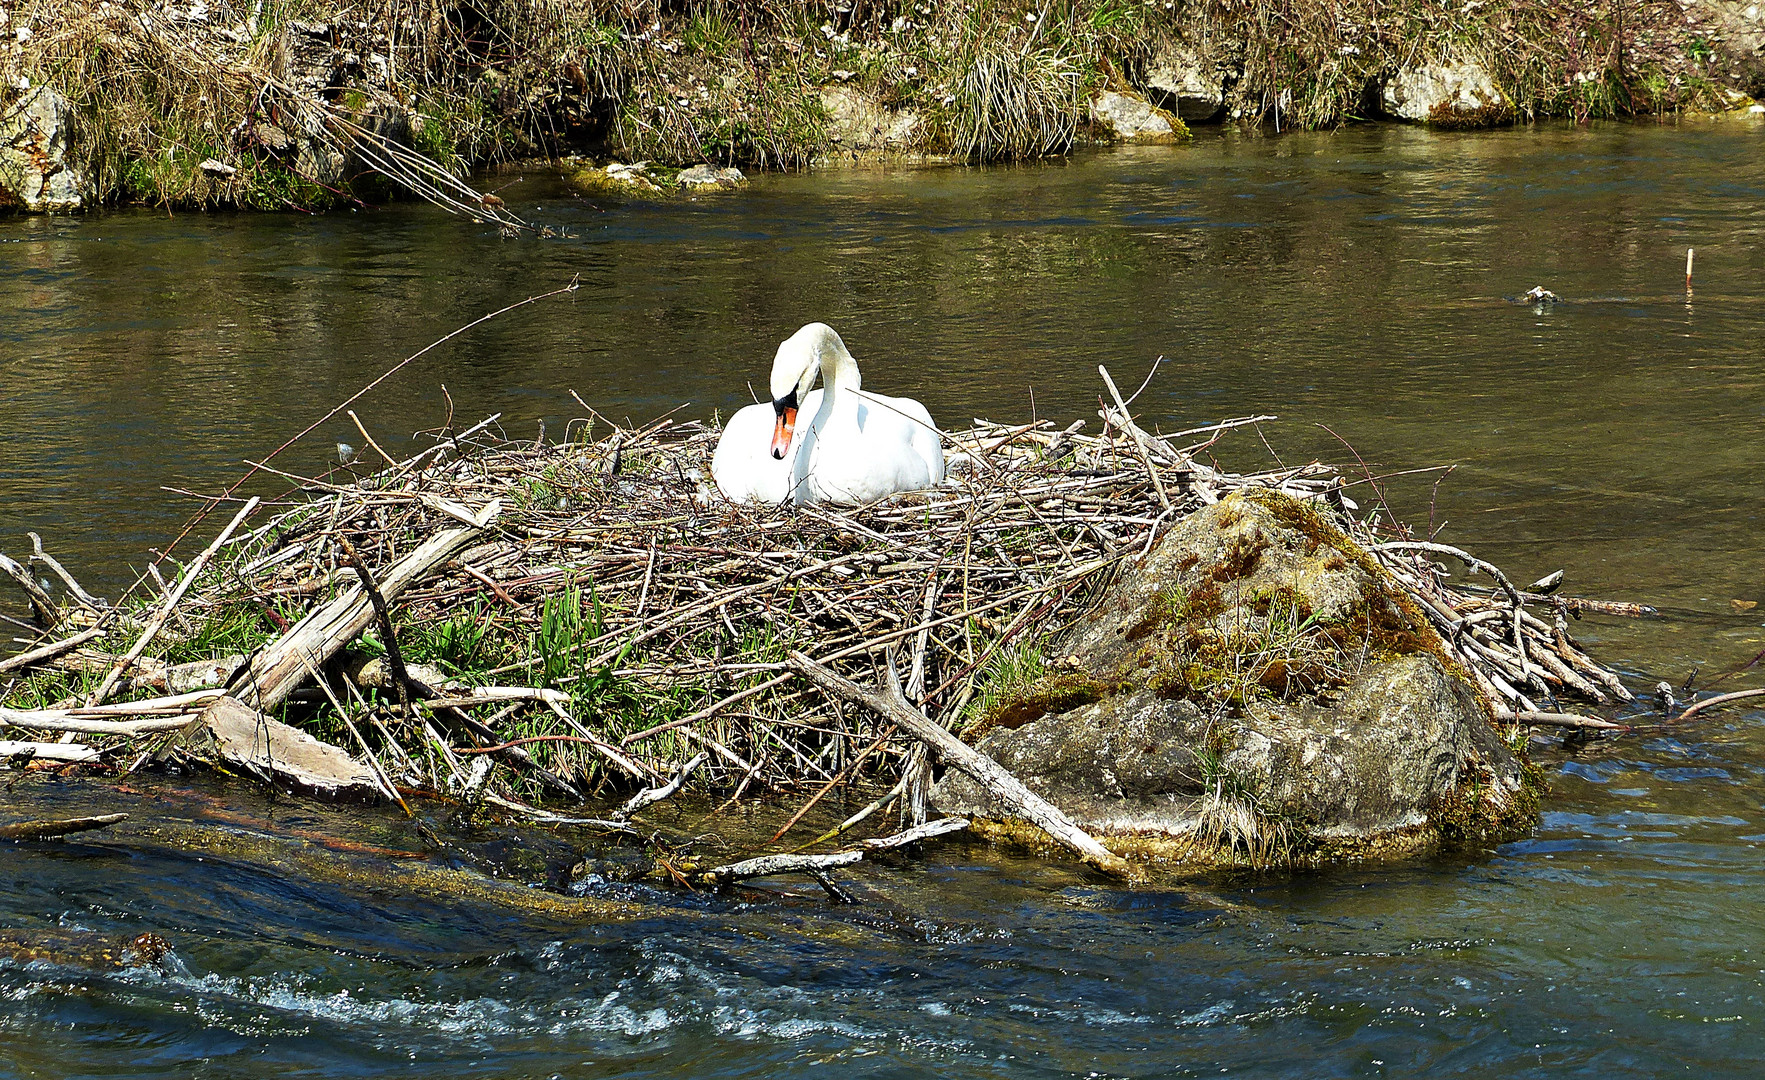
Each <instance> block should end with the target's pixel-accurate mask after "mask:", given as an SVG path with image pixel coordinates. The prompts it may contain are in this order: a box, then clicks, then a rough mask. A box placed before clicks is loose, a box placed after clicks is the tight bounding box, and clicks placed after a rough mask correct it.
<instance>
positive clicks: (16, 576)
mask: <svg viewBox="0 0 1765 1080" xmlns="http://www.w3.org/2000/svg"><path fill="white" fill-rule="evenodd" d="M0 570H4V571H5V572H6V573H7V575H8V576H9V577H11V578H12V580H14V581H16V582H18V587H19V588H21V589H23V590H24V591H25V595H26V596H27V597H29V598H30V601H31V610H32V611H35V612H36V613H37V621H39V622H41V623H42V624H43V625H44V626H50V627H52V626H54V625H55V598H54V597H52V596H50V595H49V594H48V593H46V592H44V591H43V586H41V585H39V584H37V579H36V578H35V577H33V576H32V575H31V572H30V571H29V570H26V569H25V568H24V567H23V566H21V565H19V564H18V563H16V562H13V561H12V560H11V559H9V558H7V557H6V556H5V555H3V554H0Z"/></svg>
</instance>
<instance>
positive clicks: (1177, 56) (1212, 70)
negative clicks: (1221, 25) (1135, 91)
mask: <svg viewBox="0 0 1765 1080" xmlns="http://www.w3.org/2000/svg"><path fill="white" fill-rule="evenodd" d="M1226 81H1227V73H1225V72H1223V71H1221V70H1219V69H1218V68H1217V67H1215V66H1213V65H1209V64H1206V63H1203V62H1202V61H1201V60H1200V59H1199V58H1198V57H1197V56H1196V55H1195V53H1193V52H1192V51H1190V50H1189V49H1187V48H1185V47H1182V46H1176V45H1173V46H1170V47H1167V48H1165V49H1161V50H1160V51H1159V52H1157V53H1156V54H1154V55H1153V58H1152V60H1151V62H1150V63H1149V64H1147V66H1146V78H1145V79H1144V80H1143V82H1142V86H1143V88H1144V89H1145V90H1146V91H1147V96H1148V97H1149V98H1151V99H1152V100H1154V101H1157V102H1158V103H1159V104H1161V105H1163V106H1164V107H1165V108H1167V109H1171V110H1172V111H1174V112H1175V113H1176V114H1177V116H1178V118H1179V119H1182V120H1186V121H1188V122H1190V123H1197V122H1203V123H1204V122H1206V121H1208V120H1212V119H1214V118H1215V117H1217V116H1219V115H1220V113H1221V112H1223V111H1224V110H1225V107H1226Z"/></svg>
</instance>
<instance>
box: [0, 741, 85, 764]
mask: <svg viewBox="0 0 1765 1080" xmlns="http://www.w3.org/2000/svg"><path fill="white" fill-rule="evenodd" d="M20 754H27V755H29V757H30V759H31V760H33V761H62V762H69V763H80V762H87V761H97V760H98V759H99V757H100V756H101V755H100V754H99V752H98V750H97V748H95V747H91V746H87V745H86V744H84V743H71V742H19V741H17V740H16V739H0V758H15V757H17V756H18V755H20Z"/></svg>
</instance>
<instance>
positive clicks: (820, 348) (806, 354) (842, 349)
mask: <svg viewBox="0 0 1765 1080" xmlns="http://www.w3.org/2000/svg"><path fill="white" fill-rule="evenodd" d="M851 356H852V354H851V353H849V352H847V351H846V343H845V342H843V341H841V340H840V335H839V334H837V333H835V332H834V328H833V327H831V326H829V325H827V324H826V323H818V322H817V323H810V324H809V325H808V326H805V327H803V328H802V329H801V330H798V331H797V332H796V333H794V334H792V335H791V336H790V337H788V338H786V339H785V340H784V341H782V342H780V343H779V346H778V355H777V356H775V357H773V360H772V408H773V411H774V412H776V413H777V414H778V423H777V424H776V425H775V426H774V427H773V429H772V456H773V457H775V458H777V459H779V460H780V461H782V460H784V455H785V454H786V453H787V452H788V451H789V450H790V448H791V436H792V435H793V434H794V433H795V431H796V426H797V406H798V404H800V403H801V402H802V400H803V398H804V397H806V396H807V395H808V393H809V390H810V388H811V387H813V386H814V385H815V377H816V376H817V375H819V374H820V373H821V366H822V364H823V363H824V362H831V361H833V360H836V359H840V358H844V359H846V360H850V359H851ZM854 389H856V387H854Z"/></svg>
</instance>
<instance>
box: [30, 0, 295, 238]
mask: <svg viewBox="0 0 1765 1080" xmlns="http://www.w3.org/2000/svg"><path fill="white" fill-rule="evenodd" d="M232 14H233V12H231V11H230V10H229V9H227V8H226V7H225V5H222V6H221V7H220V9H219V10H218V11H217V17H225V16H228V15H232ZM14 19H15V21H16V22H17V23H18V24H19V25H23V26H26V27H30V28H34V29H32V31H31V36H30V37H29V38H28V40H27V41H26V43H25V44H26V47H25V48H24V49H22V50H20V52H19V53H18V54H17V55H16V56H15V57H13V58H12V60H11V63H12V65H13V66H14V68H15V70H16V72H17V74H16V75H14V76H13V77H11V78H8V79H7V80H6V81H7V84H8V86H12V87H16V86H17V85H18V83H19V79H20V78H22V79H25V80H28V81H29V82H30V84H31V85H33V86H40V85H45V84H47V85H49V86H51V87H54V88H56V89H58V90H59V91H61V93H62V94H63V96H64V97H66V98H67V99H68V101H69V103H70V105H71V106H72V108H73V115H72V124H71V128H72V131H71V136H72V137H71V138H70V139H69V146H70V148H71V149H72V151H73V156H74V162H73V163H74V164H75V165H77V166H78V168H79V169H80V171H82V172H83V173H84V174H85V175H86V176H87V178H88V179H89V181H90V182H91V184H92V185H93V187H94V189H95V192H96V194H97V195H98V196H99V197H100V198H101V199H103V198H107V197H108V198H124V199H146V200H152V201H156V202H171V203H179V204H201V203H221V202H235V203H239V204H242V205H248V206H258V207H264V208H280V207H283V206H286V205H289V204H291V203H302V204H307V203H313V202H321V203H322V202H327V201H329V197H328V196H327V195H326V194H325V193H324V192H323V191H322V190H321V189H320V188H319V187H318V185H317V184H316V183H314V182H313V181H311V180H310V179H306V178H303V177H302V175H301V170H300V168H299V167H298V166H297V165H296V164H295V162H294V160H293V159H292V158H291V157H288V158H285V157H284V156H283V155H281V154H279V153H278V152H277V150H276V149H272V146H274V147H277V148H280V149H288V148H290V147H291V146H292V145H293V139H292V138H291V137H289V136H287V135H286V134H285V133H283V132H281V131H280V129H278V133H277V134H278V136H280V137H271V138H269V139H267V140H265V141H264V142H262V143H259V144H257V145H255V146H254V149H256V150H257V151H259V152H255V153H248V154H245V155H244V156H242V157H241V156H240V155H239V154H238V153H237V152H236V149H237V148H238V147H240V146H244V145H252V144H253V142H254V140H253V137H252V136H253V133H252V130H251V127H252V122H253V120H254V119H256V118H258V117H266V116H267V114H268V113H269V112H270V111H272V110H275V109H277V107H278V106H279V105H280V106H281V108H282V109H283V110H284V111H285V113H286V114H287V115H288V117H289V119H290V120H291V121H292V122H293V123H294V124H295V125H298V124H300V123H301V119H302V117H301V112H302V111H301V109H300V105H299V103H298V102H296V101H293V100H290V99H289V97H288V96H287V95H285V94H281V93H279V92H277V91H276V90H275V89H273V88H270V87H266V86H265V85H264V83H263V82H262V80H260V79H258V78H254V77H253V76H252V74H251V67H252V64H253V63H254V52H256V51H257V48H256V47H257V45H258V43H255V42H253V41H250V40H241V41H238V42H233V41H225V42H223V43H221V44H222V47H223V48H224V51H220V52H218V51H216V49H214V48H211V47H210V43H209V36H208V33H207V31H208V27H207V26H206V25H195V26H193V25H191V24H189V22H188V21H187V20H184V19H180V18H178V16H177V14H176V13H175V12H174V11H173V10H172V9H169V8H164V7H155V6H151V5H148V4H145V3H127V2H118V3H114V4H111V3H102V4H101V3H98V2H96V0H32V2H29V3H26V4H24V5H23V6H22V7H21V8H20V9H18V10H17V11H16V12H15V14H14ZM263 122H264V123H266V124H268V120H267V119H265V120H264V121H263ZM209 159H215V160H222V161H227V162H237V165H236V167H237V168H238V169H239V172H238V173H237V174H235V175H234V176H232V177H231V178H228V177H224V176H221V175H218V174H215V173H209V172H205V171H203V170H202V169H201V168H200V166H201V163H202V162H203V161H205V160H209Z"/></svg>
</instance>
